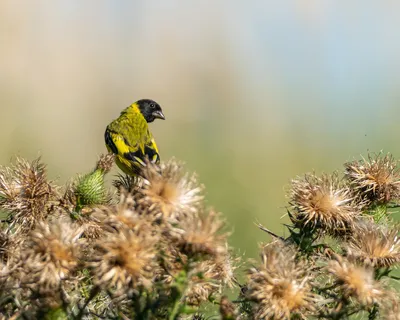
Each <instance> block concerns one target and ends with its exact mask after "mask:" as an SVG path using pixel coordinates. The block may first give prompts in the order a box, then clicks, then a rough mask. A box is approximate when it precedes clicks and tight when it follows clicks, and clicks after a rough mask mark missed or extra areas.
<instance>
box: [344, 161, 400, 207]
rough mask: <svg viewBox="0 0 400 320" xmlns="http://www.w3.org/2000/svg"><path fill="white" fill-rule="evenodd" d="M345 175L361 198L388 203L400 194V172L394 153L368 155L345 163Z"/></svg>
mask: <svg viewBox="0 0 400 320" xmlns="http://www.w3.org/2000/svg"><path fill="white" fill-rule="evenodd" d="M345 176H346V178H347V179H348V180H349V182H350V183H351V184H352V186H353V188H354V189H355V190H357V192H358V193H359V195H360V196H361V198H363V199H366V200H368V201H370V202H382V203H387V202H389V201H391V200H392V199H395V198H398V197H399V195H400V174H399V171H398V169H397V161H396V160H395V159H394V158H393V156H392V155H390V154H387V155H385V156H382V154H377V155H368V159H364V158H363V159H362V160H360V161H353V162H349V163H346V164H345Z"/></svg>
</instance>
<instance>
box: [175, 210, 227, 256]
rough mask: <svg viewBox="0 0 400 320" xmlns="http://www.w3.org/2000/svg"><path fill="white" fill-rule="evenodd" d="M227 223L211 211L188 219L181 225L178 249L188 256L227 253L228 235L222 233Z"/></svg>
mask: <svg viewBox="0 0 400 320" xmlns="http://www.w3.org/2000/svg"><path fill="white" fill-rule="evenodd" d="M224 226H225V221H224V220H222V219H221V217H220V214H219V213H217V212H216V211H214V210H211V211H210V212H209V213H208V214H204V213H203V214H199V215H194V216H191V217H188V218H186V219H185V220H183V221H182V222H181V223H180V224H179V229H175V230H178V231H180V235H179V238H178V240H177V242H178V247H179V248H180V249H181V251H182V252H183V253H185V254H187V255H189V256H190V255H198V254H200V255H208V254H209V255H218V254H221V253H224V252H225V251H226V239H227V237H228V234H227V233H222V232H221V231H222V229H223V228H224Z"/></svg>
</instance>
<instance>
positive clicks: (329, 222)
mask: <svg viewBox="0 0 400 320" xmlns="http://www.w3.org/2000/svg"><path fill="white" fill-rule="evenodd" d="M290 203H291V205H292V207H293V209H294V210H293V212H291V215H290V218H291V220H292V222H293V223H294V224H295V226H297V227H299V228H311V229H318V230H319V231H320V232H324V233H328V234H332V235H336V234H343V233H346V232H348V231H349V229H351V227H352V225H353V223H354V221H355V219H356V218H357V217H358V216H359V215H360V211H359V208H358V207H357V205H356V204H355V202H354V198H353V196H352V195H351V190H350V188H349V187H347V186H345V185H343V184H342V182H341V181H340V179H339V178H338V176H337V174H333V175H330V176H329V175H322V176H321V177H316V176H315V175H313V174H306V175H305V176H304V178H298V179H295V180H292V188H291V193H290Z"/></svg>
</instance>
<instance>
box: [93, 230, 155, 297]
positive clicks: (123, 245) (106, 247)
mask: <svg viewBox="0 0 400 320" xmlns="http://www.w3.org/2000/svg"><path fill="white" fill-rule="evenodd" d="M157 241H158V238H157V237H156V236H153V235H151V234H143V233H142V234H137V233H135V232H133V231H131V230H122V231H119V232H117V233H110V234H108V236H107V237H105V238H101V239H99V240H98V241H97V244H96V247H95V252H94V253H93V256H92V257H91V262H90V266H91V268H92V272H93V274H94V277H95V280H96V282H97V284H98V285H100V286H101V287H103V288H107V289H111V288H116V289H117V290H121V289H122V288H124V289H130V288H138V287H141V286H145V287H149V286H150V284H151V279H152V278H153V275H154V271H155V270H154V269H155V258H156V254H157V251H156V243H157Z"/></svg>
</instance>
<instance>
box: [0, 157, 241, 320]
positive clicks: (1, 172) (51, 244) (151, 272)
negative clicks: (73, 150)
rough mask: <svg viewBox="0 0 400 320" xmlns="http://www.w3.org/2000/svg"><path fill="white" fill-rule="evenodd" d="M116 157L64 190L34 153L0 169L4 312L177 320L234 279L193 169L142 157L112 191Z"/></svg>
mask: <svg viewBox="0 0 400 320" xmlns="http://www.w3.org/2000/svg"><path fill="white" fill-rule="evenodd" d="M113 163H114V159H113V156H112V155H106V156H102V157H101V158H100V160H99V161H98V163H97V165H96V167H95V169H94V170H93V171H91V172H89V173H87V174H85V175H81V176H78V177H77V178H75V179H74V181H73V182H72V183H70V184H69V185H67V186H66V187H64V188H61V187H57V186H55V184H54V183H53V182H51V181H49V180H48V179H47V177H46V170H45V166H44V164H43V163H42V162H41V161H40V159H38V160H35V161H33V162H28V161H26V160H23V159H17V161H16V164H15V165H13V166H12V167H3V168H1V169H0V208H1V211H2V215H3V220H2V228H1V233H0V318H4V319H8V318H13V319H180V318H183V317H190V316H191V315H193V314H195V313H197V312H198V310H199V308H200V306H201V305H203V304H204V303H206V302H208V301H214V300H215V301H216V300H217V299H218V298H219V296H220V295H221V294H222V292H223V290H224V289H225V288H226V287H232V286H233V285H234V283H235V281H236V280H235V277H234V275H233V272H234V270H235V268H236V262H237V259H236V258H234V257H233V256H232V252H231V249H230V248H229V246H228V244H227V237H228V235H229V234H228V232H227V230H226V227H225V222H224V220H223V219H222V217H221V215H220V214H219V213H218V212H216V211H215V210H213V209H210V208H207V207H205V205H204V202H203V198H204V187H203V186H202V185H200V184H199V183H198V181H197V178H196V176H195V175H194V174H188V173H186V172H185V171H184V169H183V167H182V164H181V163H179V162H177V161H175V160H171V161H168V162H165V163H163V164H161V165H154V164H151V163H148V164H147V165H146V167H145V168H144V169H143V172H142V177H135V178H134V177H130V176H120V177H118V179H116V180H115V181H114V182H113V184H114V188H113V189H110V190H109V189H107V188H106V187H105V183H104V177H105V175H106V174H107V173H108V171H109V170H110V168H111V166H112V164H113ZM196 316H197V315H196Z"/></svg>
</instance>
